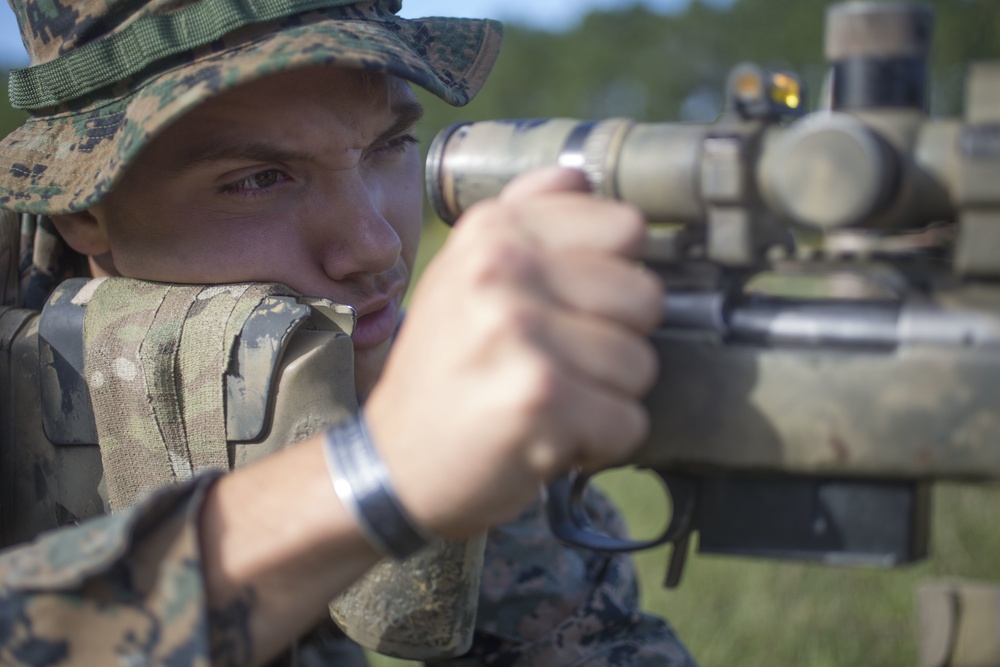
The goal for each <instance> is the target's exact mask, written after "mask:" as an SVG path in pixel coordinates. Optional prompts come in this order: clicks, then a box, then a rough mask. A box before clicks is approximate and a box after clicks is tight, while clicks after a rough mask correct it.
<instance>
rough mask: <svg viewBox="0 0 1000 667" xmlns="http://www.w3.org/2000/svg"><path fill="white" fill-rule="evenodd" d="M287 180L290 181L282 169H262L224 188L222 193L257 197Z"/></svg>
mask: <svg viewBox="0 0 1000 667" xmlns="http://www.w3.org/2000/svg"><path fill="white" fill-rule="evenodd" d="M286 180H288V176H287V175H286V174H285V173H284V172H282V171H281V170H280V169H262V170H261V171H256V172H254V173H252V174H250V175H249V176H246V177H245V178H241V179H240V180H238V181H236V182H235V183H229V184H228V185H224V186H222V191H223V192H226V193H228V194H235V195H247V196H252V197H257V196H261V195H264V194H266V193H267V191H268V190H270V189H272V188H273V187H274V186H275V185H277V184H278V183H281V182H283V181H286Z"/></svg>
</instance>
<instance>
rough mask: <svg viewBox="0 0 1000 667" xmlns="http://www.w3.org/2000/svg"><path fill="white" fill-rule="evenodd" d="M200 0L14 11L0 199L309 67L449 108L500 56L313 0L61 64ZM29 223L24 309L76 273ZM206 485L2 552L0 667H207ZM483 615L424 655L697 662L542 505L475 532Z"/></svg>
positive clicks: (117, 168)
mask: <svg viewBox="0 0 1000 667" xmlns="http://www.w3.org/2000/svg"><path fill="white" fill-rule="evenodd" d="M224 2H225V0H220V3H217V4H224ZM305 3H306V0H299V4H300V5H301V6H304V4H305ZM200 4H202V3H192V2H170V1H166V0H164V1H160V2H150V3H148V4H146V5H144V6H139V7H138V8H137V6H136V3H125V2H105V1H104V0H102V1H100V2H98V1H97V0H85V1H83V2H74V3H68V4H63V3H61V2H60V1H59V0H53V1H52V2H47V3H44V5H43V4H41V3H39V4H34V3H22V2H12V6H13V8H14V10H15V13H16V14H17V16H18V21H19V24H20V26H21V29H22V35H23V37H24V40H25V43H26V46H27V47H28V51H29V53H30V55H31V56H32V63H33V67H32V68H29V70H27V71H26V72H21V73H19V72H14V73H12V77H11V97H12V99H13V100H14V102H15V105H16V106H20V107H22V108H26V109H28V110H29V113H30V117H29V119H28V120H27V121H26V123H25V124H24V125H23V126H22V127H20V128H18V129H17V130H15V131H14V132H13V133H11V134H10V135H9V136H8V137H6V138H5V139H3V140H2V141H0V207H3V208H6V209H9V210H14V211H19V212H32V213H39V214H51V213H65V212H70V211H80V210H84V209H86V208H87V207H89V206H91V205H92V204H94V203H96V202H97V201H99V200H100V199H101V198H102V197H103V196H104V195H105V194H106V193H107V192H108V190H109V189H110V188H111V187H113V185H114V183H115V182H116V180H117V179H118V178H120V176H121V175H122V173H123V172H124V170H125V169H126V168H127V165H128V164H129V163H130V162H131V161H132V160H133V159H135V157H136V156H137V155H138V154H139V153H140V151H141V149H142V148H143V147H144V146H145V145H147V144H148V142H149V141H150V139H151V138H152V137H154V136H155V135H156V133H157V132H158V131H160V130H161V129H162V128H163V127H165V126H166V125H167V124H168V123H169V122H171V121H172V120H173V119H175V118H177V117H178V116H180V115H181V114H183V113H185V112H186V111H187V110H189V109H190V108H192V107H193V106H194V105H196V104H198V103H199V102H201V101H203V100H204V99H206V98H207V97H209V96H211V95H214V94H216V93H218V92H221V91H224V90H227V89H229V88H232V87H234V86H237V85H240V84H241V83H245V82H247V81H250V80H252V79H254V78H257V77H260V76H264V75H266V74H270V73H274V72H279V71H283V70H287V69H289V68H293V67H301V66H306V65H315V64H335V65H338V66H344V67H354V68H364V69H369V70H374V71H381V72H387V73H390V74H393V75H395V76H400V77H402V78H405V79H407V80H409V81H412V82H414V83H417V84H418V85H421V86H423V87H424V88H427V89H428V90H430V91H431V92H434V93H435V94H437V95H438V96H439V97H442V98H443V99H445V100H446V101H448V102H450V103H452V104H464V103H466V102H468V101H469V99H471V97H472V96H473V95H475V93H476V92H477V91H478V90H479V88H480V87H481V86H482V84H483V82H484V80H485V78H486V75H487V74H488V72H489V70H490V68H491V66H492V64H493V61H494V60H495V57H496V53H497V49H498V47H499V35H500V31H499V26H498V25H497V24H495V23H493V22H482V21H467V20H452V19H426V20H412V21H404V20H401V19H397V18H396V17H395V16H394V12H395V11H397V10H398V2H393V1H392V0H376V1H373V2H362V3H354V2H353V1H352V0H326V2H309V3H308V7H307V9H310V10H311V11H308V12H305V13H296V11H298V12H301V9H297V10H294V11H293V10H288V11H286V12H285V13H284V14H280V15H279V16H277V17H270V18H269V17H268V16H266V15H262V16H260V17H258V19H259V20H248V21H245V22H244V23H241V24H239V25H236V26H235V27H233V26H232V25H229V24H225V25H227V26H228V27H227V29H226V30H224V31H222V32H221V33H220V32H218V31H216V32H214V33H213V32H212V30H211V29H209V30H207V31H205V32H202V33H197V34H198V35H200V37H198V38H197V39H198V40H200V41H196V43H194V44H192V43H185V42H184V40H183V39H181V41H180V42H179V43H178V44H176V45H175V48H173V49H172V50H170V49H168V50H167V51H166V52H164V51H162V50H160V51H155V50H153V51H151V52H152V53H159V54H160V55H158V56H157V57H156V58H152V59H149V58H146V56H145V55H143V56H142V57H137V58H135V59H134V60H135V61H134V62H133V58H132V54H133V53H134V51H128V50H127V49H126V50H125V51H124V52H125V53H126V54H127V55H128V57H126V58H124V59H123V60H119V61H118V62H113V63H111V64H109V66H108V68H107V71H108V72H113V73H114V75H113V77H112V78H107V77H110V76H111V75H110V74H106V72H105V71H104V70H103V69H102V68H101V67H91V68H90V69H89V70H88V74H92V75H93V76H88V77H74V76H72V72H73V71H74V70H73V69H72V68H69V69H68V70H66V71H60V70H59V63H58V61H65V60H66V58H64V56H67V55H68V56H69V57H70V58H73V57H75V56H76V55H79V54H80V53H81V52H83V51H85V50H86V49H85V48H84V47H87V45H88V44H89V43H92V42H95V41H108V40H109V39H110V40H113V39H117V37H119V36H121V35H123V34H125V33H128V32H129V30H130V26H133V25H135V24H137V23H139V22H142V21H146V23H147V24H148V23H149V22H150V20H160V19H163V20H171V18H170V17H174V18H176V16H177V15H180V14H183V13H184V12H186V11H188V10H189V9H190V10H192V11H197V9H198V5H200ZM205 4H207V3H205ZM244 4H248V5H250V4H253V5H254V6H256V4H260V5H261V6H265V5H268V4H269V3H265V2H261V3H244ZM270 4H272V5H273V6H283V5H288V4H291V5H294V4H295V3H283V2H282V1H281V0H275V1H274V2H273V3H270ZM265 14H266V12H265ZM168 15H169V16H168ZM241 20H242V19H241ZM190 23H191V24H192V25H193V24H194V23H195V22H193V21H192V22H190ZM209 23H211V22H209ZM209 27H210V28H211V26H209ZM195 32H197V31H195ZM111 50H113V49H111ZM93 51H94V50H93V49H90V53H93ZM144 58H146V59H144ZM53 63H55V64H53ZM37 65H43V66H44V67H35V66H37ZM66 72H70V74H69V75H67V73H66ZM102 77H105V78H104V79H102ZM105 79H107V80H105ZM53 91H54V92H53ZM24 231H25V236H24V237H23V240H22V250H24V251H25V254H24V255H23V257H24V261H23V263H22V266H21V268H22V269H23V270H22V276H21V277H22V280H21V287H22V289H21V292H22V293H21V303H22V305H28V306H29V307H37V306H38V305H39V303H40V297H41V296H42V295H44V294H45V293H46V292H47V291H48V290H49V289H51V288H52V287H53V286H54V285H55V284H56V283H57V282H58V281H59V280H60V279H62V278H63V277H65V276H67V275H70V274H72V273H74V268H73V267H75V270H79V265H78V264H74V261H75V258H74V257H73V256H72V255H71V254H62V255H60V253H61V252H62V244H60V243H53V242H52V241H58V239H57V238H54V235H53V233H52V229H51V227H50V226H49V224H48V223H47V222H45V221H44V219H42V220H41V221H40V222H38V223H37V224H36V226H35V227H34V228H33V229H29V228H26V229H25V230H24ZM29 247H30V248H31V250H30V251H29ZM29 257H30V261H28V258H29ZM214 479H216V476H215V475H214V474H207V475H205V476H201V477H198V478H196V479H195V480H193V481H192V482H189V483H186V484H181V485H177V486H174V487H171V488H168V489H165V490H163V491H161V492H159V493H157V494H155V495H154V496H152V497H150V498H148V499H146V500H145V501H142V502H141V503H139V504H138V505H136V506H134V507H132V508H130V509H128V510H125V511H123V512H121V513H118V514H115V515H111V516H107V517H103V518H100V519H97V520H94V521H89V522H87V523H85V524H83V525H81V526H78V527H73V528H67V529H63V530H60V531H56V532H53V533H50V534H47V535H44V536H43V537H41V538H40V539H39V540H38V541H36V542H34V543H32V544H29V545H24V546H20V547H17V548H14V549H12V550H9V551H7V552H5V553H4V554H2V555H0V662H2V663H3V664H12V665H31V666H32V667H41V666H43V665H45V666H48V665H60V664H137V665H138V664H146V665H161V664H162V665H180V664H184V665H188V664H190V665H199V664H208V663H209V662H210V661H211V658H212V647H213V646H215V645H217V643H219V642H224V641H225V639H226V638H225V637H213V636H211V627H212V625H211V623H210V619H209V612H208V610H207V606H206V600H205V594H204V590H203V585H202V579H201V569H200V553H199V545H198V541H197V517H198V514H199V508H200V506H201V502H202V500H203V499H204V495H205V491H206V489H207V488H208V487H209V486H210V484H211V483H212V481H213V480H214ZM590 503H591V505H592V507H591V509H592V511H594V512H597V513H598V514H600V515H602V516H603V517H604V518H605V522H606V523H608V524H610V525H612V526H618V527H619V528H620V524H619V521H618V518H617V516H616V515H615V514H614V512H613V510H612V509H611V508H610V506H609V505H608V504H607V503H606V501H604V500H602V499H599V498H598V497H597V496H594V497H592V498H591V500H590ZM479 618H480V622H479V626H478V629H477V633H476V638H475V643H474V647H473V649H472V651H471V652H470V654H469V655H468V656H466V657H462V658H458V659H454V660H449V661H443V662H441V663H439V664H442V665H448V664H453V665H456V666H459V667H465V666H468V665H480V664H481V665H524V666H533V665H538V666H541V665H545V666H550V665H571V664H572V665H587V666H589V667H598V666H603V665H608V666H610V665H634V666H636V667H639V666H644V665H690V664H693V661H692V660H691V658H690V656H689V655H688V654H687V652H686V651H685V650H684V649H683V647H682V646H681V644H680V643H679V642H678V640H677V639H676V637H675V636H674V634H673V632H672V630H671V629H670V627H669V626H668V625H667V624H665V623H664V622H663V621H660V620H658V619H654V618H651V617H649V616H646V615H643V614H641V613H639V612H638V611H637V591H636V582H635V575H634V571H633V569H632V566H631V562H630V560H629V559H628V558H627V557H625V556H606V555H602V554H597V553H594V552H589V551H581V550H576V549H572V548H569V547H565V546H562V545H559V544H557V543H555V541H554V540H553V538H552V535H551V533H550V532H549V530H548V527H547V526H546V525H545V522H544V520H543V518H542V516H541V513H540V508H539V507H538V506H534V507H532V508H529V509H528V510H527V511H526V512H525V513H524V515H522V516H521V517H520V518H519V519H518V520H517V521H515V522H513V523H512V524H510V525H507V526H503V527H500V528H498V529H496V530H494V531H492V533H491V534H490V538H489V543H488V546H487V562H486V566H485V568H484V571H483V585H482V590H481V595H480V614H479ZM328 657H329V656H328ZM338 664H339V663H338Z"/></svg>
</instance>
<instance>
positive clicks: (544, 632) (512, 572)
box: [433, 489, 696, 667]
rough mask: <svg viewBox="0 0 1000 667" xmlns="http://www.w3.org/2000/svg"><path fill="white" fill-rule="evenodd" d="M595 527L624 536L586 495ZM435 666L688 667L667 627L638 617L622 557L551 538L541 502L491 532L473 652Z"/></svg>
mask: <svg viewBox="0 0 1000 667" xmlns="http://www.w3.org/2000/svg"><path fill="white" fill-rule="evenodd" d="M585 508H586V511H587V513H588V515H589V516H591V517H592V520H593V522H594V524H595V525H596V526H597V528H598V530H603V531H606V532H608V533H610V534H612V535H618V536H623V535H624V533H625V527H624V524H623V522H622V520H621V517H620V515H619V514H618V513H617V512H616V511H615V509H614V508H613V507H612V505H611V503H610V502H609V501H608V500H607V499H606V498H605V497H604V496H602V495H601V494H600V493H598V492H597V491H595V490H593V489H588V495H587V497H586V499H585ZM433 665H434V667H563V666H569V665H572V666H573V667H695V665H696V662H695V660H694V658H693V657H691V655H690V653H688V651H687V649H686V648H685V647H684V645H683V644H682V643H681V641H680V639H678V638H677V636H676V635H675V634H674V631H673V628H671V627H670V625H669V624H668V623H666V622H665V621H663V620H661V619H659V618H656V617H654V616H650V615H648V614H644V613H642V612H641V611H640V610H639V594H638V584H637V581H636V575H635V569H634V567H633V565H632V559H631V557H630V556H628V555H627V554H605V553H600V552H596V551H590V550H588V549H578V548H574V547H570V546H567V545H565V544H561V543H559V542H557V541H556V540H554V539H553V537H552V532H551V531H550V530H549V527H548V523H547V522H546V520H545V516H544V511H543V508H542V505H541V504H540V503H535V504H534V505H532V506H530V507H529V508H528V509H527V510H525V511H524V512H523V513H522V514H521V516H519V517H518V518H517V519H516V520H515V521H513V522H511V523H509V524H506V525H503V526H498V527H496V528H494V529H493V530H491V531H490V533H489V537H488V539H487V543H486V562H485V565H484V566H483V578H482V583H481V588H480V592H479V616H478V618H477V621H476V634H475V637H474V640H473V647H472V650H471V651H470V652H469V654H468V655H466V656H465V657H461V658H456V659H453V660H446V661H440V662H435V663H433Z"/></svg>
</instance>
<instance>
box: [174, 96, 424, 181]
mask: <svg viewBox="0 0 1000 667" xmlns="http://www.w3.org/2000/svg"><path fill="white" fill-rule="evenodd" d="M423 116H424V107H423V106H422V105H421V104H420V103H418V102H416V101H406V102H401V103H399V104H397V105H394V106H393V108H392V121H391V123H390V124H389V126H388V127H387V128H386V129H385V130H383V131H382V132H381V133H379V135H378V136H377V137H375V139H374V140H372V142H371V144H370V145H371V146H378V145H379V144H382V143H385V142H386V141H388V140H390V139H392V138H393V137H395V136H397V135H399V134H401V133H402V132H406V131H407V130H409V129H411V128H413V126H414V125H416V124H417V123H418V122H420V119H421V118H423ZM312 157H313V154H312V153H307V152H302V151H294V150H288V149H285V148H282V147H280V146H277V145H274V144H272V143H268V142H264V141H248V142H244V141H230V140H228V139H227V138H226V137H225V136H224V135H223V136H219V135H214V136H212V137H210V138H207V139H205V140H204V141H199V142H198V144H197V145H196V146H195V147H194V148H192V149H191V150H190V151H188V152H186V153H184V154H183V155H182V156H181V159H180V164H181V165H182V167H181V169H183V170H187V169H192V168H194V167H197V166H200V165H203V164H206V163H211V162H219V161H223V160H246V161H248V162H292V161H296V160H309V159H311V158H312Z"/></svg>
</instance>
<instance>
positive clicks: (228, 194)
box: [91, 67, 422, 393]
mask: <svg viewBox="0 0 1000 667" xmlns="http://www.w3.org/2000/svg"><path fill="white" fill-rule="evenodd" d="M420 114H421V109H420V106H419V105H418V104H417V103H416V101H415V100H414V97H413V93H412V91H411V90H410V89H409V87H408V86H407V85H406V84H405V83H404V82H403V81H401V80H399V79H395V78H391V77H383V76H380V75H365V74H361V73H359V72H356V71H352V70H344V69H337V68H331V67H316V68H310V69H305V70H299V71H294V72H288V73H284V74H280V75H276V76H272V77H269V78H266V79H262V80H260V81H257V82H254V83H251V84H248V85H246V86H242V87H240V88H237V89H235V90H233V91H231V92H227V93H225V94H223V95H220V96H218V97H216V98H213V99H212V100H210V101H209V102H207V103H205V104H204V105H202V106H200V107H198V108H197V109H195V110H194V111H193V112H191V113H189V114H188V115H186V116H184V117H183V118H182V119H181V120H179V121H178V122H177V123H176V124H174V125H172V126H171V127H170V128H168V129H167V130H166V132H165V133H164V134H163V135H161V136H160V137H158V138H157V139H156V140H155V141H154V142H153V143H152V144H151V145H150V146H149V148H148V149H147V150H146V151H145V152H144V153H143V154H142V156H141V157H140V158H139V159H138V160H137V161H136V163H135V164H134V166H132V167H130V168H129V171H128V173H127V174H126V176H125V178H124V179H123V180H122V181H121V183H120V184H119V185H117V186H116V187H115V188H114V190H113V191H112V193H111V194H110V195H109V196H108V197H107V199H106V200H104V201H103V202H102V203H101V204H100V205H98V206H96V207H95V208H94V209H92V210H91V213H92V214H93V216H94V220H95V222H96V224H97V226H98V227H103V229H104V233H105V234H106V238H107V244H108V251H109V253H110V255H109V256H108V257H106V258H105V262H107V261H108V260H110V262H113V267H114V271H116V272H117V273H119V274H121V275H124V276H128V277H132V278H143V279H148V280H159V281H165V282H188V283H219V282H243V281H266V282H280V283H284V284H286V285H288V286H289V287H292V288H293V289H295V290H297V291H298V292H301V293H303V294H306V295H309V296H322V297H327V298H330V299H332V300H333V301H336V302H339V303H346V304H349V305H351V306H353V307H354V308H356V309H357V311H358V316H359V319H358V326H357V329H356V331H355V334H354V347H355V354H356V360H355V370H356V373H357V387H358V391H359V392H360V393H366V392H367V391H368V390H369V389H370V388H371V386H372V384H373V383H374V381H375V379H376V378H377V376H378V374H379V372H380V371H381V368H382V365H383V363H384V361H385V357H386V354H387V353H388V348H389V344H390V338H391V336H392V333H393V330H394V328H395V326H396V324H397V321H398V318H399V308H400V300H401V299H402V297H403V293H404V291H405V290H406V287H407V285H408V283H409V280H410V272H411V270H412V267H413V259H414V255H415V253H416V249H417V243H418V240H419V235H420V228H421V212H422V208H421V192H420V168H421V165H420V157H419V152H418V150H417V147H416V144H415V140H414V139H413V136H412V134H411V132H412V130H413V127H414V125H415V124H416V122H417V121H418V120H419V118H420Z"/></svg>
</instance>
